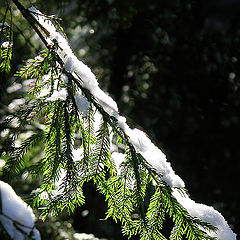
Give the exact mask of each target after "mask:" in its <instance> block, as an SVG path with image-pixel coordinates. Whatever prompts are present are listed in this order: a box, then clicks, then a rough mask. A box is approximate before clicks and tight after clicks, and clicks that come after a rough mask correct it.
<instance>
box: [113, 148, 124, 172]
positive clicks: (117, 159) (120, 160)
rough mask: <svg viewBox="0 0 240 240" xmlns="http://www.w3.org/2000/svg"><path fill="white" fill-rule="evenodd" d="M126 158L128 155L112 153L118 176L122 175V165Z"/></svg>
mask: <svg viewBox="0 0 240 240" xmlns="http://www.w3.org/2000/svg"><path fill="white" fill-rule="evenodd" d="M125 158H126V154H123V153H119V152H113V153H112V159H113V160H114V162H115V165H116V170H117V173H118V174H120V172H121V164H122V163H123V162H124V160H125Z"/></svg>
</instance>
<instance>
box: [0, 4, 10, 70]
mask: <svg viewBox="0 0 240 240" xmlns="http://www.w3.org/2000/svg"><path fill="white" fill-rule="evenodd" d="M9 15H10V16H9ZM8 16H9V18H10V26H9V25H8V24H7V18H8ZM12 47H13V33H12V12H11V7H9V6H8V7H7V8H6V11H5V14H4V16H3V19H2V20H1V25H0V72H6V73H10V70H11V59H12Z"/></svg>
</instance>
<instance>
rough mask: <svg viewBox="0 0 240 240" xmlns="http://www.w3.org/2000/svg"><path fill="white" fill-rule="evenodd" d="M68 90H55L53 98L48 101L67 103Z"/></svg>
mask: <svg viewBox="0 0 240 240" xmlns="http://www.w3.org/2000/svg"><path fill="white" fill-rule="evenodd" d="M67 95H68V93H67V89H66V88H62V89H61V90H60V91H57V90H54V92H53V94H52V95H51V97H49V98H47V99H46V101H57V100H59V99H61V100H63V101H65V100H66V98H67Z"/></svg>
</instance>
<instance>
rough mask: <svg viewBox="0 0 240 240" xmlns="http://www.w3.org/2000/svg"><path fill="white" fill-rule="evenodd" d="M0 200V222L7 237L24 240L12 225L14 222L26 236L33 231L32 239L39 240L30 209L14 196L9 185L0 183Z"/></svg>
mask: <svg viewBox="0 0 240 240" xmlns="http://www.w3.org/2000/svg"><path fill="white" fill-rule="evenodd" d="M0 200H1V210H2V212H0V221H1V223H2V225H3V226H4V228H5V229H6V231H7V232H8V234H9V236H10V237H11V238H13V239H18V240H23V239H25V237H24V235H23V234H22V233H21V232H20V231H19V230H18V229H17V228H16V226H15V224H14V223H13V221H15V223H19V224H17V227H18V228H20V229H21V230H22V231H24V232H25V233H26V234H29V233H30V232H31V231H32V230H33V234H34V238H33V239H36V240H40V234H39V232H38V230H37V229H35V228H34V214H33V211H32V209H31V207H30V206H28V205H27V204H26V203H25V202H23V200H22V199H21V198H20V197H19V196H17V195H16V193H15V192H14V190H13V189H12V187H11V186H10V185H8V184H7V183H5V182H2V181H0ZM24 226H25V227H24ZM33 228H34V229H33Z"/></svg>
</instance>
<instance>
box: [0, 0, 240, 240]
mask: <svg viewBox="0 0 240 240" xmlns="http://www.w3.org/2000/svg"><path fill="white" fill-rule="evenodd" d="M22 2H24V1H22ZM25 2H26V6H31V5H35V6H36V7H37V8H39V9H40V10H41V11H42V12H45V13H46V14H47V15H50V14H56V15H57V16H59V17H61V18H62V22H61V23H62V25H63V27H64V29H65V31H66V34H67V36H68V38H69V41H70V43H71V45H72V48H73V49H74V51H75V53H76V54H78V55H79V57H80V58H81V59H83V61H84V62H85V63H87V64H88V65H89V67H91V68H92V70H93V71H94V73H95V74H96V75H97V77H98V79H99V82H100V85H101V86H102V87H103V88H104V89H105V90H107V91H108V92H109V94H110V95H111V96H112V97H113V98H114V99H115V101H116V102H117V103H118V105H119V109H120V112H121V114H124V115H126V116H128V117H129V118H130V120H129V121H130V123H131V124H133V126H134V125H135V126H137V127H141V128H143V129H144V130H145V131H146V132H147V133H148V134H149V135H150V136H151V137H152V138H153V140H154V141H156V142H157V144H158V145H159V146H160V147H161V149H162V150H163V151H164V152H165V153H166V155H167V157H168V160H169V161H170V162H171V164H172V166H173V169H174V170H175V171H176V173H177V174H178V175H179V176H181V177H182V179H183V180H184V181H185V184H186V188H187V189H188V190H189V193H190V195H191V198H192V199H194V200H195V201H197V202H201V203H204V204H207V205H211V206H214V208H215V209H217V210H218V211H220V212H221V213H222V215H223V216H224V217H225V219H226V220H227V222H228V223H229V224H230V225H231V227H232V229H233V231H234V232H235V233H237V234H238V235H239V234H240V232H239V226H240V218H239V216H240V208H239V200H240V198H239V173H240V163H239V159H240V148H239V137H240V75H239V70H240V68H239V67H240V66H239V65H240V62H239V61H240V59H239V58H240V55H239V54H240V21H239V20H240V17H239V16H240V1H238V0H211V1H203V0H198V1H197V0H192V1H187V0H171V1H168V0H155V1H154V0H148V1H142V0H131V1H129V0H118V1H117V0H81V1H63V0H62V1H52V0H49V1H46V2H48V4H45V1H36V2H35V3H33V2H31V1H25ZM79 26H80V27H81V29H82V30H81V31H79V30H77V29H78V28H79ZM22 27H23V28H27V25H26V27H25V26H22ZM25 36H26V38H27V39H28V38H29V39H30V38H31V34H29V35H28V33H27V32H26V33H25ZM15 39H16V40H19V39H21V41H20V40H19V41H16V42H17V43H16V47H15V57H14V65H17V64H18V63H19V61H20V59H21V58H22V56H28V57H29V55H28V54H32V56H33V51H35V52H37V51H38V48H39V49H40V47H39V46H37V45H36V44H35V43H34V40H32V39H30V40H26V39H25V41H26V42H28V41H29V42H32V43H31V44H33V46H29V48H27V49H26V48H25V50H24V49H23V47H22V45H23V43H24V39H23V37H22V35H21V34H20V33H19V31H17V28H16V33H15ZM31 44H30V43H28V45H31ZM79 49H85V52H82V53H81V52H79ZM9 84H10V83H9ZM1 89H4V88H3V87H2V88H1ZM1 98H2V102H3V101H5V100H6V99H7V97H6V95H4V94H2V95H1ZM85 191H86V193H87V199H89V201H88V202H87V205H86V206H84V207H82V208H80V209H78V210H77V211H76V213H75V214H74V215H73V225H74V227H75V228H76V229H78V230H79V231H82V232H92V233H95V234H96V235H97V236H100V237H104V236H105V237H109V238H110V239H121V237H120V232H119V230H116V229H115V227H114V226H112V224H110V225H106V226H108V227H106V226H105V225H102V224H103V221H98V219H99V218H104V211H105V208H104V199H103V198H102V197H101V196H99V195H98V194H96V193H95V190H94V189H93V188H92V186H91V185H89V187H87V188H86V190H85ZM101 204H102V205H101ZM84 209H88V210H89V211H90V212H89V215H88V216H87V217H83V216H81V212H82V211H83V210H84ZM98 213H99V214H98ZM100 226H101V227H100Z"/></svg>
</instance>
